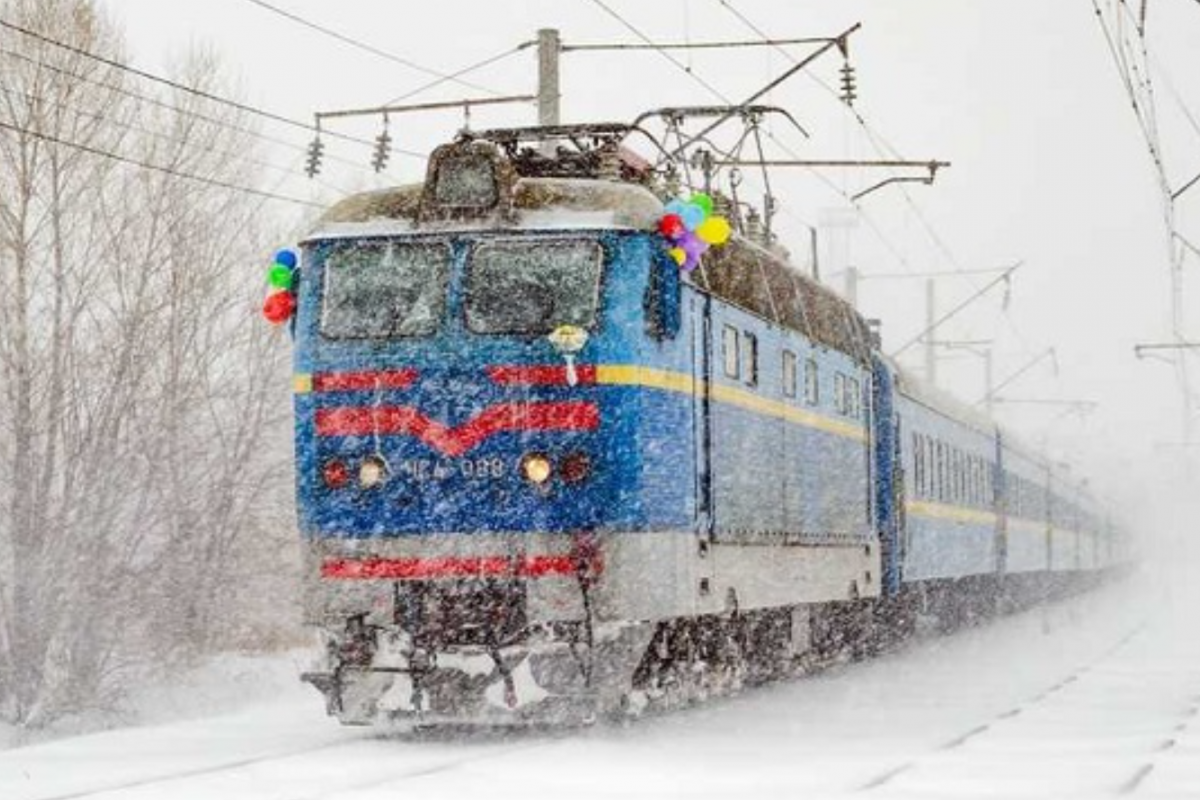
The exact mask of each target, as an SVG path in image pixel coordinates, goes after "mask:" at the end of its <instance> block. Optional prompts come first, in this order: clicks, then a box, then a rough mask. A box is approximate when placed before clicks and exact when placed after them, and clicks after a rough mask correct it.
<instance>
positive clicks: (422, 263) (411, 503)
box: [295, 140, 669, 723]
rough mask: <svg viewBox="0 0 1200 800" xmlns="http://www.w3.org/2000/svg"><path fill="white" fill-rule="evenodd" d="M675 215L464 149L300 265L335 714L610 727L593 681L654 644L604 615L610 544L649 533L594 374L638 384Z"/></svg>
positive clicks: (299, 446) (305, 465) (363, 206)
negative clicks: (657, 262)
mask: <svg viewBox="0 0 1200 800" xmlns="http://www.w3.org/2000/svg"><path fill="white" fill-rule="evenodd" d="M659 214H661V204H660V202H659V201H658V200H657V199H656V198H655V197H654V196H653V195H652V194H651V193H650V192H648V191H647V190H646V189H645V188H642V187H640V186H636V185H630V184H622V183H617V182H610V181H598V180H578V179H565V178H554V177H523V176H521V175H519V174H518V172H517V171H516V170H515V169H514V165H513V163H512V161H511V159H510V158H509V157H508V156H506V155H505V154H504V153H503V152H502V151H501V150H500V148H498V147H497V146H496V145H495V144H493V143H490V142H484V141H477V140H462V141H459V142H457V143H455V144H451V145H446V146H444V147H442V148H439V150H437V151H436V152H435V153H434V155H433V156H432V157H431V160H430V166H429V171H428V175H427V179H426V181H425V183H424V184H423V185H422V186H417V187H408V188H402V189H397V190H391V191H385V192H377V193H371V194H366V195H359V196H356V197H352V198H349V199H348V200H346V201H343V202H342V203H341V204H339V205H337V206H335V207H334V208H333V209H331V210H330V212H329V213H328V214H326V216H325V217H324V218H323V219H322V221H321V222H320V223H319V224H318V226H317V229H316V230H315V231H314V232H313V233H312V235H310V236H309V237H308V239H307V240H306V241H305V242H304V243H303V252H302V266H301V270H300V281H299V286H298V294H297V296H298V308H297V316H296V321H295V342H296V347H295V391H296V394H295V405H296V455H297V490H298V498H299V510H300V525H301V530H302V533H303V534H304V536H305V539H306V543H307V552H308V563H307V565H306V571H307V581H306V584H307V592H306V601H305V606H306V616H307V621H308V622H309V623H310V624H313V625H316V626H318V627H319V628H320V629H321V630H322V631H323V634H324V637H325V640H326V648H325V653H324V659H323V663H322V664H321V665H320V666H319V667H318V669H316V670H315V671H314V672H312V673H309V674H308V675H306V679H307V680H309V681H310V682H311V683H313V684H314V685H315V686H317V688H319V689H320V690H321V691H322V692H323V693H324V694H325V696H326V698H327V701H328V707H329V711H330V713H331V714H335V715H337V716H338V717H339V718H340V719H342V720H343V721H344V722H359V723H361V722H370V721H373V720H375V719H378V718H379V717H381V716H391V717H399V718H405V717H414V718H420V719H424V720H439V719H441V720H453V721H463V720H467V721H480V720H488V719H501V720H513V719H528V718H538V719H542V718H546V717H547V716H548V715H553V716H555V717H562V716H564V715H565V716H567V717H568V718H570V717H578V716H581V715H582V716H587V715H588V714H590V713H591V712H592V710H593V709H594V708H595V707H596V702H597V697H598V694H600V693H602V684H603V679H602V677H601V676H600V675H599V674H597V669H594V668H593V665H594V664H598V663H600V662H601V661H603V663H604V664H605V665H606V666H605V668H604V669H605V670H609V669H614V670H616V671H617V672H619V673H623V674H626V675H627V674H628V673H629V672H631V671H632V670H633V669H634V667H635V666H636V661H637V658H638V657H639V655H640V653H641V651H642V650H643V649H644V647H645V644H646V641H647V640H648V637H649V633H648V631H647V630H646V629H645V626H640V625H626V624H612V623H609V624H606V622H605V620H604V614H603V612H602V609H600V608H598V606H602V605H603V586H604V578H605V556H606V542H605V532H607V531H613V530H629V529H637V528H638V527H639V526H641V525H643V524H644V523H645V518H644V515H645V513H646V509H645V505H644V504H643V503H641V502H638V493H639V479H638V475H639V473H640V467H641V465H640V463H639V459H640V458H641V455H640V450H639V448H638V447H637V446H636V442H637V438H638V435H639V433H638V419H637V415H636V413H629V411H628V409H624V410H623V409H622V407H621V405H622V404H621V403H620V398H619V396H618V395H616V394H614V393H612V392H609V391H606V387H605V385H604V384H605V375H604V368H602V367H597V366H596V365H597V364H613V363H622V364H628V363H632V362H634V361H635V360H636V359H637V351H638V350H639V348H640V347H641V343H642V340H643V339H644V338H645V325H646V320H647V319H648V318H652V317H654V316H655V314H654V313H648V312H647V308H648V307H649V308H653V307H655V306H656V305H657V304H658V302H659V300H657V299H654V298H653V296H652V295H653V292H654V286H655V283H654V281H651V280H650V269H649V266H650V265H651V264H652V263H653V262H654V256H653V252H654V250H655V248H656V247H657V245H655V243H654V241H653V239H652V237H651V236H650V235H649V234H648V233H647V232H648V231H652V230H653V226H654V223H655V220H656V219H657V217H658V215H659ZM668 301H669V298H666V299H663V300H662V302H668ZM618 442H622V443H625V446H617V444H616V443H618ZM601 654H603V655H601Z"/></svg>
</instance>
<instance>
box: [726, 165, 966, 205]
mask: <svg viewBox="0 0 1200 800" xmlns="http://www.w3.org/2000/svg"><path fill="white" fill-rule="evenodd" d="M715 164H716V166H718V167H764V168H765V167H804V168H805V169H817V168H820V167H852V168H853V167H884V168H891V169H898V168H905V169H907V168H922V167H923V168H925V169H927V170H929V174H928V175H927V176H925V177H918V176H902V175H893V176H892V177H890V178H885V179H884V180H882V181H880V182H879V183H876V184H874V185H873V186H869V187H867V188H866V189H863V190H862V191H861V192H859V193H857V194H853V195H851V196H850V202H852V203H857V202H858V201H859V200H861V199H862V198H864V197H866V196H867V195H869V194H871V193H872V192H875V191H877V190H879V189H882V188H883V187H885V186H889V185H891V184H893V183H922V184H925V185H926V186H929V185H931V184H932V183H933V181H934V179H935V178H937V173H938V170H940V169H945V168H947V167H949V166H950V162H949V161H908V160H897V159H885V160H875V161H839V160H813V159H762V160H757V161H754V160H749V161H747V160H744V159H728V160H724V161H717V162H715Z"/></svg>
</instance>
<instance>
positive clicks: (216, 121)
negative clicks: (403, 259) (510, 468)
mask: <svg viewBox="0 0 1200 800" xmlns="http://www.w3.org/2000/svg"><path fill="white" fill-rule="evenodd" d="M0 55H5V56H9V57H11V58H15V59H17V60H19V61H24V62H25V63H27V64H31V65H33V66H35V67H38V68H40V69H46V70H49V71H50V72H53V73H55V74H56V75H62V76H63V77H65V78H68V79H70V80H76V81H81V82H83V83H87V84H90V85H92V86H96V87H98V88H100V89H105V90H107V91H111V92H114V93H116V94H119V95H121V96H123V97H128V98H131V99H133V100H139V101H141V102H144V103H149V104H150V105H152V106H155V107H157V108H162V109H166V110H168V111H171V112H173V113H177V114H182V115H184V116H187V117H191V118H193V119H198V120H200V121H202V122H207V123H209V124H210V125H217V126H219V127H222V128H226V129H228V130H232V131H236V132H238V133H242V134H245V135H247V136H253V137H255V138H258V139H261V140H263V141H264V142H270V143H271V144H275V145H278V146H280V147H286V148H288V149H291V150H295V151H297V152H301V153H304V152H306V151H307V148H306V147H305V146H304V145H299V144H296V143H294V142H289V141H287V140H286V139H280V138H279V137H276V136H270V135H268V134H265V133H262V132H260V131H257V130H254V129H253V128H247V127H245V126H242V125H237V124H234V123H232V122H230V121H228V120H224V119H220V118H218V117H211V116H209V115H207V114H202V113H200V112H199V111H194V110H192V109H189V108H182V107H179V106H175V105H172V104H171V103H167V102H165V101H163V100H160V99H158V98H156V97H151V96H149V95H145V94H141V93H139V92H135V91H132V90H130V89H126V88H125V87H123V86H117V85H114V84H111V83H105V82H104V81H100V80H97V79H95V78H92V77H90V76H88V75H80V74H78V73H75V72H72V71H70V70H67V69H63V68H62V67H57V66H55V65H53V64H48V63H46V62H44V61H39V60H37V59H36V58H31V57H30V56H27V55H25V54H24V53H18V52H16V51H15V50H7V49H5V48H2V47H0ZM393 151H394V152H398V153H402V154H404V155H411V156H413V157H418V158H424V156H423V155H421V154H419V153H414V152H411V151H408V150H400V149H397V148H393ZM326 158H328V159H329V160H331V161H337V162H340V163H342V164H345V165H347V166H351V167H355V168H358V169H362V170H370V167H369V166H368V165H367V164H366V163H360V162H358V161H352V160H350V159H347V158H341V157H339V156H335V155H328V156H326Z"/></svg>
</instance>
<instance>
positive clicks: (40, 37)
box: [0, 19, 424, 158]
mask: <svg viewBox="0 0 1200 800" xmlns="http://www.w3.org/2000/svg"><path fill="white" fill-rule="evenodd" d="M0 28H7V29H8V30H11V31H15V32H16V33H20V34H22V35H24V36H28V37H30V38H31V39H36V40H37V41H39V42H43V43H45V44H48V45H51V46H52V47H57V48H60V49H62V50H66V51H67V52H70V53H74V54H76V55H79V56H83V57H84V58H88V59H91V60H92V61H95V62H97V63H100V64H104V65H106V66H109V67H113V68H115V69H119V70H122V71H124V72H128V73H130V74H131V75H137V76H138V77H139V78H144V79H145V80H148V81H152V82H154V83H158V84H162V85H163V86H169V87H171V88H172V89H175V90H177V91H181V92H185V93H187V94H190V95H192V96H194V97H199V98H201V99H203V100H208V101H209V102H213V103H219V104H221V105H224V106H228V107H230V108H234V109H237V110H238V111H242V112H244V113H247V114H252V115H254V116H257V117H262V118H263V119H268V120H271V121H272V122H278V123H280V124H283V125H288V126H290V127H293V128H298V129H301V130H305V131H309V132H313V131H316V127H315V126H314V125H311V124H309V123H307V122H301V121H300V120H297V119H292V118H290V117H285V116H283V115H282V114H278V113H275V112H273V111H267V110H265V109H262V108H257V107H255V106H251V105H247V104H246V103H242V102H239V101H237V100H230V99H229V98H227V97H221V96H219V95H215V94H213V93H211V92H206V91H204V90H203V89H197V88H195V87H193V86H186V85H184V84H182V83H178V82H176V81H173V80H171V79H169V78H164V77H162V76H160V75H155V74H153V73H151V72H146V71H145V70H141V69H138V68H137V67H132V66H130V65H128V64H123V63H121V62H120V61H115V60H113V59H111V58H107V57H105V56H101V55H97V54H96V53H93V52H91V51H89V50H84V49H82V48H79V47H75V46H74V45H70V44H66V43H65V42H61V41H59V40H57V39H54V38H51V37H49V36H46V35H44V34H41V33H38V32H37V31H32V30H30V29H28V28H24V27H22V26H20V25H16V24H14V23H12V22H8V21H7V20H4V19H0ZM77 77H80V76H77ZM80 79H81V80H82V79H83V78H80ZM322 133H323V135H325V136H330V137H333V138H336V139H342V140H344V141H348V142H354V143H356V144H363V145H367V146H368V147H374V145H375V143H374V142H371V141H368V140H367V139H360V138H358V137H357V136H349V135H347V134H344V133H338V132H337V131H324V132H322ZM395 152H398V153H402V154H404V155H411V156H417V157H419V158H424V156H423V155H420V154H418V153H412V152H410V151H406V150H395Z"/></svg>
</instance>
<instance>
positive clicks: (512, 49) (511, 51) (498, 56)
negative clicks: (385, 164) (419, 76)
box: [384, 39, 537, 106]
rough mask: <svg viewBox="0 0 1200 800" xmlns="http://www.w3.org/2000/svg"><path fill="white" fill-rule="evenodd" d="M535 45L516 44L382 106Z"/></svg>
mask: <svg viewBox="0 0 1200 800" xmlns="http://www.w3.org/2000/svg"><path fill="white" fill-rule="evenodd" d="M535 44H537V41H536V40H532V39H531V40H529V41H525V42H521V43H520V44H518V45H517V46H515V47H510V48H509V49H507V50H504V51H503V52H500V53H497V54H496V55H494V56H489V57H488V58H485V59H483V60H482V61H477V62H475V63H474V64H469V65H467V66H465V67H463V68H462V69H460V70H456V71H454V72H451V73H450V74H449V75H447V76H445V77H443V78H438V79H437V80H435V81H430V82H429V83H426V84H423V85H421V86H418V87H417V88H415V89H412V90H411V91H408V92H405V93H404V94H400V95H397V96H396V97H393V98H392V99H391V100H388V101H387V103H385V104H384V105H389V106H390V105H393V104H395V103H399V102H400V101H402V100H408V99H409V98H411V97H416V96H417V95H419V94H423V93H424V92H427V91H429V90H430V89H433V88H435V87H438V86H441V85H442V84H443V83H446V82H447V81H452V80H454V79H456V78H459V77H462V76H463V75H468V74H470V73H472V72H475V71H476V70H480V69H483V68H484V67H490V66H491V65H493V64H497V63H499V62H500V61H503V60H504V59H506V58H508V57H509V56H512V55H515V54H517V53H519V52H521V51H522V50H526V49H528V48H530V47H533V46H534V45H535Z"/></svg>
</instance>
